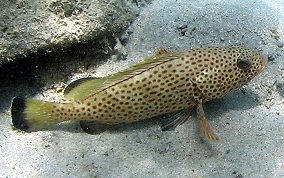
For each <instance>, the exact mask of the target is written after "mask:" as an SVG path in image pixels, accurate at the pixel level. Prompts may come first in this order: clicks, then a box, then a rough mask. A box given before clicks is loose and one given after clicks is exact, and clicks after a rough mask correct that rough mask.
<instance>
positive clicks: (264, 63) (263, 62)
mask: <svg viewBox="0 0 284 178" xmlns="http://www.w3.org/2000/svg"><path fill="white" fill-rule="evenodd" d="M262 59H263V60H262V64H261V66H260V68H259V69H258V70H257V71H256V73H255V76H257V75H258V74H259V73H260V72H261V71H262V70H263V69H264V68H265V67H266V65H267V63H268V58H267V57H266V58H262Z"/></svg>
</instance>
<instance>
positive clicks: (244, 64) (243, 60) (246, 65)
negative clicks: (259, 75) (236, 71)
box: [237, 55, 252, 71]
mask: <svg viewBox="0 0 284 178" xmlns="http://www.w3.org/2000/svg"><path fill="white" fill-rule="evenodd" d="M237 66H238V68H240V69H241V70H244V71H248V70H250V69H251V67H252V63H251V61H250V60H249V59H248V57H247V56H243V55H241V56H239V57H238V60H237Z"/></svg>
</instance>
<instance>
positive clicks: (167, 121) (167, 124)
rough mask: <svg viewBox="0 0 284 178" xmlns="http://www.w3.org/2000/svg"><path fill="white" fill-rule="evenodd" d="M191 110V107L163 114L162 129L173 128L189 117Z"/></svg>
mask: <svg viewBox="0 0 284 178" xmlns="http://www.w3.org/2000/svg"><path fill="white" fill-rule="evenodd" d="M191 111H192V108H189V109H183V110H179V111H175V112H172V113H169V114H165V115H163V116H162V117H163V120H162V123H161V129H162V131H168V130H174V129H175V128H176V127H177V126H179V125H181V124H183V123H184V122H185V121H186V120H187V119H188V118H189V117H190V114H191Z"/></svg>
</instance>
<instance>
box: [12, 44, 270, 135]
mask: <svg viewBox="0 0 284 178" xmlns="http://www.w3.org/2000/svg"><path fill="white" fill-rule="evenodd" d="M266 63H267V59H266V58H264V57H262V56H261V55H259V54H257V53H254V52H253V51H250V50H248V49H245V48H242V47H239V46H230V47H212V48H199V49H194V50H190V51H185V52H178V53H172V54H171V53H164V54H160V55H157V56H155V57H152V58H149V59H146V60H144V61H142V62H141V63H139V64H136V65H134V66H132V67H130V68H129V69H126V70H124V71H122V72H118V73H116V74H113V75H110V76H107V77H105V78H91V79H81V80H79V81H77V82H74V83H73V84H72V83H71V85H70V87H67V88H66V90H65V93H64V94H65V98H66V99H67V100H69V101H70V102H69V103H53V102H46V101H39V100H34V99H21V98H15V99H14V100H13V103H12V107H11V114H12V121H13V124H14V126H15V127H16V128H19V129H21V130H25V131H28V132H30V131H36V130H40V129H42V128H44V127H46V126H49V125H53V124H56V123H60V122H63V121H67V120H89V121H96V122H98V123H107V124H120V123H131V122H136V121H139V120H143V119H147V118H151V117H154V116H159V115H165V114H168V113H170V114H168V117H169V118H170V121H169V122H168V121H167V123H166V124H165V127H172V126H177V125H179V124H181V123H182V122H184V121H185V120H186V119H187V118H188V116H189V113H190V111H191V110H192V108H194V107H197V119H198V122H199V124H200V128H201V131H202V133H203V134H204V135H205V136H206V137H207V138H210V139H213V140H218V137H217V136H216V135H215V134H214V132H213V130H212V129H211V127H210V125H209V124H208V122H207V121H206V119H205V115H204V111H203V108H202V103H204V102H206V101H209V100H212V99H215V98H221V97H223V96H225V95H227V94H228V93H230V92H232V91H234V90H236V89H238V88H240V87H241V86H243V85H244V84H245V83H247V82H248V81H249V80H251V79H252V78H253V77H254V76H256V75H257V74H258V73H259V72H260V71H261V70H262V69H263V68H264V66H265V65H266Z"/></svg>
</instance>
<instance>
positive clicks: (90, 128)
mask: <svg viewBox="0 0 284 178" xmlns="http://www.w3.org/2000/svg"><path fill="white" fill-rule="evenodd" d="M80 126H81V128H82V130H83V131H84V132H86V133H88V134H93V135H95V134H100V133H102V132H105V131H108V130H117V129H119V128H120V127H121V125H111V124H103V123H100V122H97V121H87V120H81V121H80Z"/></svg>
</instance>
